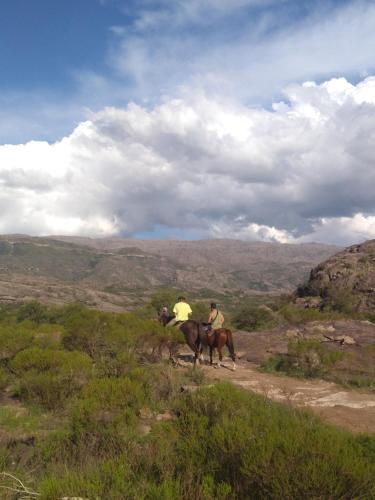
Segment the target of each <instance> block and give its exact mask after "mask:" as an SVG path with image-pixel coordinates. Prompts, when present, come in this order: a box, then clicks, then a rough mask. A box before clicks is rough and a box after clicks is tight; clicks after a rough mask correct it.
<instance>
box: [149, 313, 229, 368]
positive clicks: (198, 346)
mask: <svg viewBox="0 0 375 500" xmlns="http://www.w3.org/2000/svg"><path fill="white" fill-rule="evenodd" d="M172 318H173V317H172V316H167V315H162V314H161V315H160V316H159V320H160V322H161V323H162V325H163V326H166V325H167V324H168V323H169V321H170V320H171V319H172ZM206 326H207V324H205V323H199V322H197V321H194V320H192V319H188V320H187V321H184V322H182V323H181V324H180V325H178V324H177V325H176V328H179V330H180V331H181V332H182V333H183V334H184V336H185V341H186V343H187V345H188V346H189V347H190V349H191V350H192V351H193V353H194V367H195V366H196V364H197V360H199V361H202V362H203V361H204V360H203V347H205V346H208V347H209V350H210V364H211V365H212V354H213V350H214V349H215V348H216V349H217V350H218V353H219V363H218V367H219V368H220V366H221V362H222V360H223V355H222V348H223V347H224V346H225V345H226V346H227V348H228V351H229V354H230V357H231V358H232V361H233V370H235V369H236V364H235V361H236V355H235V352H234V345H233V336H232V332H231V331H230V330H228V329H227V328H219V329H217V330H214V332H213V333H212V334H211V335H207V333H206Z"/></svg>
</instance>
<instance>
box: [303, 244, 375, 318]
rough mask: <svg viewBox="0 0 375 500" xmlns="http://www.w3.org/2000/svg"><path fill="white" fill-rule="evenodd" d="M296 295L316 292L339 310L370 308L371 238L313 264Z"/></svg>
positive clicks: (373, 283) (374, 296)
mask: <svg viewBox="0 0 375 500" xmlns="http://www.w3.org/2000/svg"><path fill="white" fill-rule="evenodd" d="M299 295H300V296H320V297H321V298H322V299H323V303H326V304H328V305H331V306H334V307H335V308H336V309H339V310H348V311H349V310H357V311H359V312H373V311H374V308H375V240H369V241H365V242H364V243H362V244H360V245H353V246H350V247H348V248H346V249H345V250H343V251H341V252H339V253H337V254H335V255H333V256H331V257H330V258H329V259H328V260H326V261H325V262H323V263H321V264H319V265H318V266H317V267H315V268H314V269H313V270H312V271H311V274H310V278H309V280H308V282H307V284H306V285H305V286H303V287H300V289H299Z"/></svg>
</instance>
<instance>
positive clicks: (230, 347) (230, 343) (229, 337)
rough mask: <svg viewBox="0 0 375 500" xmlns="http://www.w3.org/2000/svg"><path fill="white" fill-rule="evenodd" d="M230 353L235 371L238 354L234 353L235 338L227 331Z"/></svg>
mask: <svg viewBox="0 0 375 500" xmlns="http://www.w3.org/2000/svg"><path fill="white" fill-rule="evenodd" d="M226 344H227V347H228V351H229V354H230V357H231V358H232V362H233V365H232V370H233V371H235V369H236V354H235V352H234V345H233V337H232V332H231V331H230V330H228V331H227V341H226Z"/></svg>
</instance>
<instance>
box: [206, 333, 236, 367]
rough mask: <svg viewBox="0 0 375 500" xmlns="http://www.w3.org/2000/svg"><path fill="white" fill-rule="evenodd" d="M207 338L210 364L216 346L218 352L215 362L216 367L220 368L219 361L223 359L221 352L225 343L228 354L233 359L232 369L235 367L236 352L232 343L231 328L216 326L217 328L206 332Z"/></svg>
mask: <svg viewBox="0 0 375 500" xmlns="http://www.w3.org/2000/svg"><path fill="white" fill-rule="evenodd" d="M206 338H207V345H208V347H209V349H210V364H211V365H212V355H213V351H214V349H215V348H216V349H217V351H218V353H219V362H218V364H217V366H218V368H220V366H221V363H222V361H223V352H222V349H223V347H224V346H225V345H226V346H227V348H228V351H229V354H230V357H231V358H232V361H233V367H232V369H233V370H235V369H236V354H235V352H234V345H233V335H232V332H231V330H229V329H228V328H218V329H217V330H213V332H211V334H208V335H207V336H206Z"/></svg>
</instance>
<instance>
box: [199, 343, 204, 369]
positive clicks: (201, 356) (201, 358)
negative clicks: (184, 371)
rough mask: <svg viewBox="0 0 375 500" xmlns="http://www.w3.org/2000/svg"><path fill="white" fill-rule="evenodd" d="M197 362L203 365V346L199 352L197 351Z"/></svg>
mask: <svg viewBox="0 0 375 500" xmlns="http://www.w3.org/2000/svg"><path fill="white" fill-rule="evenodd" d="M199 361H200V363H201V364H203V365H204V354H203V346H201V348H200V350H199Z"/></svg>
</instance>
